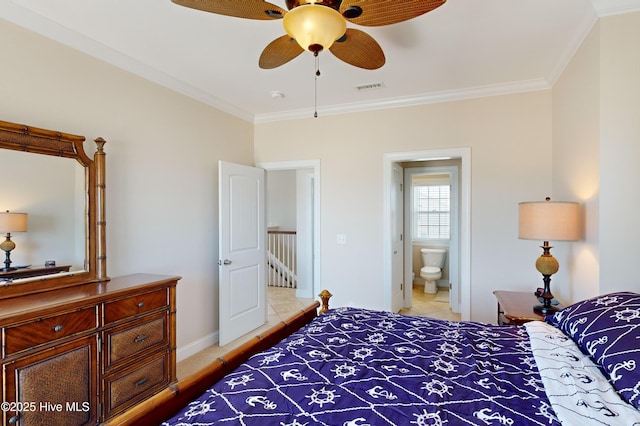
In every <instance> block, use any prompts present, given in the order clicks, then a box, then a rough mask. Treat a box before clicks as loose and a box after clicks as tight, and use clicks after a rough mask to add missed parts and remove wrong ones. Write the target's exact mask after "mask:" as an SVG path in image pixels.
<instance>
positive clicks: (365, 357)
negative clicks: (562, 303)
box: [164, 295, 640, 426]
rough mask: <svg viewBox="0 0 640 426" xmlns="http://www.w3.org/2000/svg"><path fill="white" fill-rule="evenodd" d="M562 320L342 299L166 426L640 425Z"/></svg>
mask: <svg viewBox="0 0 640 426" xmlns="http://www.w3.org/2000/svg"><path fill="white" fill-rule="evenodd" d="M635 296H636V297H637V298H638V302H639V305H638V307H637V319H636V320H635V325H636V326H640V296H638V295H635ZM624 309H630V308H629V307H628V306H627V307H626V308H624ZM627 313H628V312H627ZM630 316H632V315H626V317H625V318H628V317H630ZM571 318H574V319H575V315H574V316H571ZM556 320H557V321H556V322H557V323H556V324H553V322H552V321H550V324H547V323H545V322H535V323H528V324H525V325H524V326H519V327H516V326H497V325H489V324H482V323H475V322H449V321H442V320H436V319H431V318H423V317H411V316H402V315H397V314H391V313H388V312H380V311H371V310H364V309H355V308H338V309H333V310H330V311H329V312H327V313H325V314H323V315H321V316H320V317H318V318H316V319H314V320H313V321H312V322H311V323H310V324H308V325H307V326H305V327H304V328H302V329H301V330H299V331H298V332H296V333H294V334H292V335H291V336H289V337H288V338H286V339H284V340H283V341H282V342H280V343H279V344H277V345H276V346H274V347H272V348H270V349H268V350H266V351H264V352H261V353H259V354H256V355H254V356H253V357H252V358H250V359H249V360H248V361H247V362H246V363H245V364H243V365H242V366H240V367H239V368H237V369H236V370H235V371H234V372H232V373H231V374H229V375H227V376H226V377H225V378H224V379H222V380H221V381H219V382H218V383H217V384H215V385H214V386H212V387H211V388H210V389H209V390H208V391H207V392H205V393H204V394H203V395H202V396H201V397H200V398H198V399H197V400H195V401H193V402H192V403H190V404H189V405H188V406H186V407H184V408H183V410H182V411H181V412H180V413H178V414H177V415H176V416H175V417H174V418H172V419H171V420H169V421H167V422H165V423H164V424H165V425H282V426H302V425H330V426H340V425H344V426H365V425H418V426H422V425H449V426H451V425H483V426H484V425H525V424H526V425H546V426H553V425H560V424H565V425H566V424H570V425H573V424H579V425H581V426H582V425H590V424H597V425H617V424H620V425H640V411H638V409H637V408H636V407H634V406H633V405H632V404H630V403H629V402H628V400H625V399H623V398H621V397H620V393H619V391H618V390H617V389H616V388H615V387H614V386H612V384H611V381H610V378H609V377H608V376H607V374H606V370H604V371H603V369H602V368H601V367H600V366H599V365H598V364H597V363H595V362H594V361H592V359H591V355H590V354H589V353H587V352H585V351H584V350H583V348H581V347H580V345H578V344H577V343H576V342H575V341H574V337H573V336H570V335H567V334H565V332H563V331H562V326H561V325H562V324H559V322H561V320H563V317H562V316H560V318H556ZM558 320H559V321H558ZM619 322H620V321H619ZM619 325H620V326H622V324H619ZM627 325H628V324H627ZM575 328H576V327H575V326H574V327H573V329H574V330H575ZM638 331H640V330H637V329H636V331H635V333H636V334H635V340H634V341H633V345H635V346H634V347H635V348H636V349H637V348H638V346H639V343H640V340H639V339H638V335H639V334H638ZM601 337H602V336H599V337H598V338H601ZM627 337H628V336H627ZM637 355H638V354H637V353H636V357H637ZM637 364H638V369H640V360H638V361H637ZM638 371H640V370H636V373H637V372H638ZM541 373H542V374H541ZM639 387H640V384H636V389H635V392H636V394H637V393H638V391H640V389H639ZM625 389H627V388H625ZM628 390H629V389H627V391H628ZM631 393H633V390H631Z"/></svg>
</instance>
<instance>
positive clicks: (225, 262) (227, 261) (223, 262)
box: [218, 259, 231, 265]
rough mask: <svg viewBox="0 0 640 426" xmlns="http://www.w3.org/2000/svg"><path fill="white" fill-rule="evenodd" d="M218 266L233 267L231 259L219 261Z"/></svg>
mask: <svg viewBox="0 0 640 426" xmlns="http://www.w3.org/2000/svg"><path fill="white" fill-rule="evenodd" d="M218 265H231V261H230V260H229V259H225V260H224V261H222V260H218Z"/></svg>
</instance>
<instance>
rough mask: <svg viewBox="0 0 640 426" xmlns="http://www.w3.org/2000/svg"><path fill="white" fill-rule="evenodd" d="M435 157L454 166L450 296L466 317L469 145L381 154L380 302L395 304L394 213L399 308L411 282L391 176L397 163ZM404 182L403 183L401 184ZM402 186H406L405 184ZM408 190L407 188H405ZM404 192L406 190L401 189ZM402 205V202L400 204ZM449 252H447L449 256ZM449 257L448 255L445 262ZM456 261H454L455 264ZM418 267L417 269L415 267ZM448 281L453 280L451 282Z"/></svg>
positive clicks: (408, 300)
mask: <svg viewBox="0 0 640 426" xmlns="http://www.w3.org/2000/svg"><path fill="white" fill-rule="evenodd" d="M436 161H439V162H441V163H439V164H440V165H444V164H445V163H442V162H444V161H453V162H455V163H456V166H457V167H458V174H457V177H458V183H457V185H458V190H459V195H458V197H457V198H458V201H459V202H458V208H457V225H458V230H457V233H458V235H457V236H456V243H457V249H454V253H453V256H454V257H455V259H454V261H453V263H454V265H455V266H454V268H455V271H454V276H455V275H456V274H457V281H458V283H457V292H452V296H453V294H454V293H457V294H456V295H455V296H454V297H455V298H456V299H457V300H454V301H453V302H454V303H456V302H457V307H458V309H459V312H460V319H461V320H463V321H468V320H469V319H470V313H471V308H470V303H471V298H470V293H471V289H470V287H471V278H470V269H471V262H470V246H471V244H470V240H471V235H470V222H471V220H470V199H471V197H470V190H471V149H470V148H451V149H437V150H426V151H415V152H402V153H388V154H384V158H383V197H384V200H385V203H384V210H383V222H384V223H385V226H384V229H383V250H384V253H385V254H384V256H383V272H384V291H385V293H384V298H385V300H384V302H385V306H387V309H389V310H395V311H397V310H396V309H395V308H397V306H396V305H395V303H394V300H395V297H394V293H395V287H396V286H394V282H395V281H397V279H398V270H397V269H398V267H397V266H396V265H397V262H394V261H393V260H394V257H393V253H394V244H393V234H394V230H395V229H397V226H398V224H397V220H398V219H397V217H398V216H400V218H401V219H400V220H402V223H403V225H402V226H403V236H402V239H403V242H404V249H403V252H404V253H403V263H402V264H403V267H402V270H401V271H400V274H401V277H400V279H402V281H403V283H406V285H403V286H402V288H403V290H402V291H403V306H402V308H405V309H407V308H411V305H412V303H413V285H412V272H413V271H412V268H413V261H412V257H411V253H412V249H411V245H410V244H409V245H408V246H407V243H408V242H410V241H411V236H410V230H409V229H407V227H406V226H405V225H406V224H405V220H404V218H405V214H404V213H403V214H401V215H398V214H396V213H395V212H394V209H395V205H394V203H393V200H394V197H393V193H394V191H393V183H394V177H395V176H396V175H397V172H396V171H395V170H397V168H398V167H401V168H402V169H406V168H411V167H410V166H421V167H424V166H425V165H429V164H430V165H432V166H434V165H436V164H438V163H435V162H436ZM403 186H404V185H403ZM405 188H406V186H405ZM407 190H408V188H407ZM403 192H406V191H403ZM403 209H404V206H403ZM451 256H452V254H451V253H449V257H451ZM451 263H452V261H451V259H449V264H451ZM456 264H457V265H456ZM418 270H419V269H418ZM452 284H454V283H453V282H452Z"/></svg>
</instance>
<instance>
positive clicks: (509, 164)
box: [254, 91, 551, 321]
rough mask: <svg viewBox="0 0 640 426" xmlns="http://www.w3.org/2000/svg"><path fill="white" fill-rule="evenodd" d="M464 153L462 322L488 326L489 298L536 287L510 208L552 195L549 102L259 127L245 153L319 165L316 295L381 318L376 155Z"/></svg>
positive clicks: (478, 103) (530, 250)
mask: <svg viewBox="0 0 640 426" xmlns="http://www.w3.org/2000/svg"><path fill="white" fill-rule="evenodd" d="M300 135H305V137H304V138H302V139H301V138H300ZM467 146H469V147H471V162H472V165H471V170H472V177H471V186H472V194H471V222H472V223H471V229H472V231H471V232H472V235H471V244H472V248H471V259H472V260H471V262H472V264H471V280H472V282H471V288H472V294H471V300H472V305H471V318H472V319H474V320H480V321H495V315H496V313H495V312H496V302H495V298H494V297H493V294H492V291H493V290H496V289H512V290H515V289H521V290H526V291H531V290H532V289H534V288H535V287H537V286H539V283H540V282H541V278H539V276H538V273H537V271H536V270H535V265H534V264H535V259H536V258H537V256H539V254H540V253H539V249H538V245H539V244H535V242H526V241H519V240H518V239H517V208H518V202H520V201H525V200H531V199H540V200H542V199H544V197H545V196H546V195H549V193H550V190H551V93H550V92H546V91H541V92H532V93H525V94H519V95H511V96H501V97H493V98H484V99H474V100H467V101H458V102H449V103H442V104H435V105H424V106H416V107H409V108H398V109H390V110H385V111H371V112H366V113H354V114H347V115H342V116H326V117H324V116H322V114H321V115H320V118H318V119H313V118H310V119H308V120H294V121H287V122H278V123H264V124H258V125H256V127H255V148H254V149H255V158H256V161H257V162H268V161H287V160H307V159H320V161H321V171H322V193H321V196H320V198H321V215H322V217H321V220H322V223H321V251H322V265H321V277H322V283H321V286H322V287H325V288H327V289H329V290H330V291H331V292H332V293H333V294H334V295H335V297H334V298H333V299H332V300H333V302H332V303H333V305H334V306H340V305H349V304H351V305H357V306H365V307H374V308H380V307H382V306H383V289H382V285H383V271H382V232H383V223H382V210H383V209H382V203H383V199H382V179H383V177H382V172H383V170H382V165H383V154H385V153H391V152H405V151H406V152H410V151H419V150H427V149H441V148H455V147H467ZM342 233H343V234H346V235H347V244H346V245H338V244H336V234H342Z"/></svg>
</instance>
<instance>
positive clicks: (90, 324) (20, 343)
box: [4, 307, 98, 357]
mask: <svg viewBox="0 0 640 426" xmlns="http://www.w3.org/2000/svg"><path fill="white" fill-rule="evenodd" d="M97 326H98V323H97V315H96V310H95V307H91V308H86V309H82V310H79V311H73V312H68V313H65V314H60V315H56V316H53V317H48V318H38V319H37V320H34V321H32V322H28V323H24V324H20V325H16V326H12V327H6V328H5V329H4V339H5V340H4V356H5V357H6V356H9V355H11V354H13V353H16V352H19V351H22V350H25V349H29V348H31V347H34V346H38V345H41V344H44V343H52V342H55V341H56V340H57V339H62V338H63V337H67V336H71V335H74V334H77V333H80V332H83V331H88V330H92V329H96V328H97Z"/></svg>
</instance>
